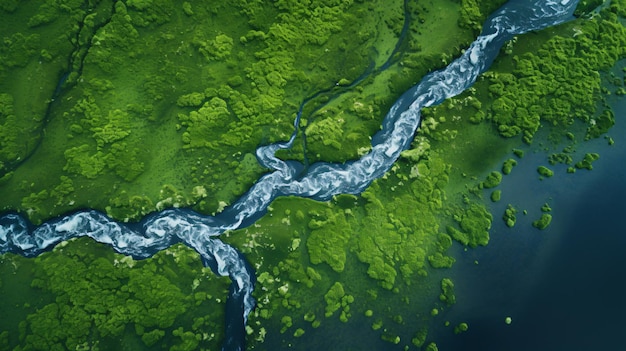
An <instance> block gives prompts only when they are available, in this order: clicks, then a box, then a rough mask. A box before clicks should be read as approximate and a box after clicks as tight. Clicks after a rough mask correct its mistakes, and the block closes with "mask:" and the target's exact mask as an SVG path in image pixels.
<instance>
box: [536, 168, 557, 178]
mask: <svg viewBox="0 0 626 351" xmlns="http://www.w3.org/2000/svg"><path fill="white" fill-rule="evenodd" d="M537 173H539V175H541V176H542V177H546V178H550V177H552V176H553V175H554V172H553V171H552V170H551V169H549V168H548V167H545V166H539V167H538V168H537Z"/></svg>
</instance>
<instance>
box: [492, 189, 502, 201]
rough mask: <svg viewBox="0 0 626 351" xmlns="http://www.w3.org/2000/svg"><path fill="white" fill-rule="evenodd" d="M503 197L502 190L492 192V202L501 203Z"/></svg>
mask: <svg viewBox="0 0 626 351" xmlns="http://www.w3.org/2000/svg"><path fill="white" fill-rule="evenodd" d="M501 197H502V191H501V190H494V191H492V192H491V197H490V198H491V201H492V202H498V201H500V198H501Z"/></svg>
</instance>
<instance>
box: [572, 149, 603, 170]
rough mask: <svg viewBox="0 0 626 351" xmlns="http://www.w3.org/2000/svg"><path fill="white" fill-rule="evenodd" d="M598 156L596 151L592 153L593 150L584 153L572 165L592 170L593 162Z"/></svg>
mask: <svg viewBox="0 0 626 351" xmlns="http://www.w3.org/2000/svg"><path fill="white" fill-rule="evenodd" d="M599 158H600V155H599V154H597V153H594V152H591V153H586V154H585V156H584V157H583V159H582V160H580V161H578V162H576V164H575V165H574V166H575V167H576V169H586V170H592V169H593V162H594V161H596V160H598V159H599Z"/></svg>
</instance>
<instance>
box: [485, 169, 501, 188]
mask: <svg viewBox="0 0 626 351" xmlns="http://www.w3.org/2000/svg"><path fill="white" fill-rule="evenodd" d="M505 174H506V173H505ZM500 182H502V173H500V172H497V171H493V172H491V173H489V175H488V176H487V178H486V179H485V180H484V181H483V182H482V183H481V184H482V186H483V188H485V189H490V188H495V187H496V186H498V185H500Z"/></svg>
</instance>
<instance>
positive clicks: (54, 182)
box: [0, 0, 626, 350]
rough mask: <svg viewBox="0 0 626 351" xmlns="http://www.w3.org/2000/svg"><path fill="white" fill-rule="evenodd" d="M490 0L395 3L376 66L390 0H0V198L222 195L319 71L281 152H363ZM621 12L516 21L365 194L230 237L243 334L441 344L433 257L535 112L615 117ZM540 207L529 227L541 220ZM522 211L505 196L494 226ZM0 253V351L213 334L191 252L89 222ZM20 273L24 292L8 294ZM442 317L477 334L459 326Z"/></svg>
mask: <svg viewBox="0 0 626 351" xmlns="http://www.w3.org/2000/svg"><path fill="white" fill-rule="evenodd" d="M502 2H503V1H494V2H478V1H474V0H462V1H455V0H441V1H437V2H436V3H437V4H436V6H435V5H434V4H424V3H419V4H417V3H413V2H410V3H409V4H408V15H409V16H410V17H411V23H410V27H409V30H408V33H407V36H406V38H405V39H404V40H403V41H402V42H401V43H400V44H401V45H400V48H401V52H399V53H396V54H395V55H394V56H393V57H392V58H393V60H392V65H391V66H390V67H389V68H387V69H386V70H384V71H379V70H377V69H378V68H380V67H381V66H382V64H383V63H384V61H385V60H386V58H387V57H388V56H389V55H391V53H392V50H393V48H394V46H395V45H396V43H397V42H398V40H399V35H400V33H401V30H402V24H403V19H404V12H403V4H402V2H401V1H393V2H391V3H390V2H382V1H374V2H362V1H355V2H337V1H315V2H313V4H306V3H299V2H297V1H275V2H272V4H271V5H270V4H264V3H261V2H254V1H246V0H237V1H234V2H230V3H224V2H211V3H207V2H202V1H186V2H183V3H182V4H181V3H178V2H175V1H168V0H146V1H134V0H128V1H121V0H120V1H111V0H100V1H97V0H93V1H88V2H86V3H82V2H72V1H69V2H58V1H46V2H42V3H41V4H35V3H30V2H23V1H22V2H20V1H2V2H0V15H1V16H2V18H7V19H8V20H7V21H2V22H1V23H0V28H2V31H0V33H2V34H1V35H2V36H3V41H2V43H1V44H0V58H1V60H0V126H1V128H0V191H1V192H2V199H0V208H2V209H3V210H15V211H19V212H21V213H23V214H25V215H26V216H28V218H29V219H30V220H31V221H33V222H34V223H40V222H42V221H44V220H46V219H48V218H50V217H52V216H55V215H58V214H61V213H64V212H67V211H71V210H75V209H79V208H83V207H92V208H96V209H100V210H102V211H104V212H106V213H107V214H108V215H109V216H111V217H113V218H116V219H118V220H122V221H134V220H138V219H139V218H141V217H142V216H144V215H145V214H147V213H150V212H153V211H156V210H161V209H164V208H168V207H192V208H194V209H195V210H198V211H199V212H202V213H215V212H219V211H221V210H222V209H223V208H224V207H225V206H227V205H228V204H229V203H231V202H232V201H233V200H234V199H236V197H237V196H239V195H241V194H242V193H243V192H245V191H246V189H248V187H249V186H250V185H251V184H252V183H253V182H254V181H255V180H256V179H257V178H258V177H259V176H260V175H261V174H262V173H263V172H264V171H265V170H264V169H262V168H261V167H260V166H259V165H258V163H257V161H256V159H255V156H254V150H255V148H256V147H257V146H258V145H261V144H267V143H270V142H274V141H278V140H286V139H287V138H288V137H289V135H290V134H291V132H292V128H293V125H292V123H293V118H294V117H295V113H296V111H297V109H298V106H299V105H300V103H301V102H302V101H303V100H304V99H305V98H307V97H309V96H311V95H312V94H314V93H315V92H317V91H320V90H323V89H329V90H328V91H326V92H325V93H322V94H320V95H319V96H317V97H315V98H314V99H312V100H310V101H309V102H308V103H307V104H306V105H305V106H304V110H303V115H302V117H303V119H302V124H301V126H300V130H299V134H298V138H297V143H296V146H295V147H294V149H293V150H288V151H281V152H280V153H279V155H280V156H281V157H283V158H286V159H296V160H300V161H305V160H308V161H309V162H313V161H318V160H322V161H337V162H343V161H346V160H350V159H355V158H357V157H359V155H361V154H363V153H364V152H367V151H368V150H369V147H370V139H369V137H370V136H371V135H373V134H374V133H375V132H376V131H377V130H378V129H379V126H380V122H381V120H382V118H383V116H384V114H385V112H386V111H387V109H388V107H389V106H390V105H391V104H392V103H393V101H395V100H396V99H397V97H398V96H399V95H400V94H401V93H402V92H404V91H405V90H406V89H407V88H408V87H409V86H411V85H413V84H414V83H416V82H417V81H419V78H420V77H421V76H423V75H424V74H426V73H427V72H429V71H431V70H434V69H436V68H439V67H443V66H445V65H446V64H447V63H449V62H450V61H451V60H452V59H453V58H454V57H455V56H457V55H459V54H460V53H461V51H462V49H463V48H464V47H466V46H467V44H469V43H470V42H471V40H472V39H473V37H474V36H475V35H476V34H477V33H478V31H479V30H480V25H481V23H482V22H483V21H484V19H485V17H486V16H487V15H488V14H489V13H490V12H491V11H493V10H494V9H495V8H496V7H497V6H498V5H499V4H501V3H502ZM581 11H582V12H581V13H586V12H588V11H589V10H581ZM624 11H626V10H625V9H624V4H623V2H617V1H614V2H613V4H612V5H610V6H609V7H607V8H606V9H604V10H602V11H601V13H600V14H598V15H595V16H592V17H591V18H588V19H579V20H576V21H573V22H571V23H568V24H565V25H562V26H560V27H558V28H556V29H554V30H550V31H542V32H539V33H536V34H533V36H532V38H529V37H527V36H520V37H518V38H516V39H515V40H514V41H512V42H511V43H510V44H509V45H507V46H506V48H505V49H504V50H503V54H504V56H502V57H501V58H500V59H499V60H498V61H497V62H496V64H495V65H494V67H493V69H492V70H491V71H489V72H487V73H485V74H483V75H482V77H481V78H480V80H479V82H477V83H476V84H475V86H474V87H472V88H470V89H469V90H468V91H467V92H465V93H463V94H462V95H460V96H459V97H457V98H454V99H450V100H448V101H446V102H444V103H443V104H442V105H441V106H438V107H434V108H429V109H426V110H424V115H423V117H424V118H423V123H422V125H421V127H420V130H419V132H418V134H417V136H416V137H415V139H414V141H413V143H412V144H411V147H410V149H409V150H406V151H404V152H403V153H402V156H401V158H400V160H399V161H398V162H397V164H396V165H394V167H393V168H392V170H391V171H390V172H389V173H388V174H386V175H385V176H384V177H383V178H382V179H379V180H377V181H375V182H374V183H373V184H372V185H371V186H370V187H369V188H368V189H367V190H366V191H364V192H363V193H362V194H360V195H359V196H353V195H339V196H336V197H335V198H334V199H332V200H331V201H328V202H316V201H313V200H310V199H299V198H280V199H277V200H276V201H274V203H273V204H272V206H271V208H270V209H269V211H268V213H267V214H266V215H265V216H264V217H263V218H261V219H260V220H259V221H258V222H257V223H256V224H255V225H253V226H251V227H249V228H245V229H241V230H237V231H234V232H230V233H227V234H226V235H225V236H224V240H225V241H227V242H228V243H230V244H232V245H234V246H236V247H237V248H238V249H240V251H242V252H243V253H244V254H245V255H246V257H247V259H248V260H249V261H250V262H251V263H252V265H253V266H254V267H255V269H256V272H257V277H258V280H257V286H256V289H255V297H256V299H257V302H258V305H257V308H256V309H255V310H254V311H253V313H252V314H251V315H250V320H249V323H248V328H247V333H248V339H247V343H248V345H249V346H250V348H253V349H257V350H264V349H268V350H269V349H272V350H273V349H279V348H281V347H286V346H287V345H298V344H299V343H304V342H306V343H308V344H314V343H320V344H321V345H323V342H324V341H323V340H316V339H319V338H318V337H317V336H318V335H320V334H321V333H323V331H324V329H325V328H328V329H332V328H341V327H342V325H344V323H355V325H357V324H358V325H366V326H371V328H372V332H371V333H373V335H374V339H376V340H375V342H379V341H380V342H383V343H384V346H383V347H384V348H393V347H396V348H398V349H401V348H418V349H419V348H422V349H425V350H437V349H438V348H437V345H436V344H435V343H434V342H433V340H431V339H429V334H428V325H429V323H430V321H431V320H432V319H437V318H441V317H438V316H439V315H440V314H445V311H446V310H448V309H450V308H453V305H454V304H455V303H456V296H455V294H454V282H453V281H452V280H451V279H449V278H443V279H441V274H442V272H441V271H438V270H441V269H445V268H449V267H451V266H453V265H454V264H455V262H456V260H455V258H454V257H452V256H451V253H450V251H449V249H450V248H451V247H453V246H454V245H461V246H464V247H471V248H473V247H477V246H483V245H487V244H488V242H489V239H490V236H489V231H490V228H491V225H492V221H493V218H494V215H493V214H492V213H490V211H489V207H488V206H489V204H487V203H486V201H485V199H484V198H483V196H485V194H487V195H486V197H487V198H489V197H490V198H491V200H492V201H494V202H496V201H500V199H501V196H506V193H505V194H502V192H503V191H502V190H501V189H500V187H501V186H502V183H505V182H506V180H507V175H509V174H510V173H511V172H512V171H513V169H514V168H515V167H520V168H521V166H517V165H518V163H519V164H521V163H522V161H524V160H523V159H522V157H523V155H524V151H523V150H522V148H524V149H526V148H528V146H527V145H521V144H522V143H525V144H531V143H533V141H534V140H535V139H536V135H537V132H538V131H539V130H540V129H541V127H542V126H545V127H546V128H549V129H552V130H553V132H552V134H551V138H555V139H559V138H561V139H562V138H563V137H564V138H565V139H566V140H568V141H569V142H571V143H572V145H574V144H575V142H576V141H583V140H585V139H591V138H598V137H600V136H603V135H604V134H605V133H606V132H607V130H609V128H611V126H612V125H613V124H614V121H615V116H614V114H613V113H612V112H610V111H608V110H607V109H605V108H604V107H603V106H602V105H601V104H598V100H602V97H603V96H604V94H606V91H605V89H603V87H602V85H601V83H602V77H603V74H602V73H601V72H602V71H603V70H607V69H608V68H610V67H612V66H613V65H614V64H615V62H616V61H617V60H618V59H620V58H624V57H625V56H626V51H624V50H626V49H625V48H626V30H625V29H624V27H623V26H622V25H621V24H620V19H619V18H618V16H624V15H625V14H624ZM313 29H314V30H313ZM68 58H69V60H68ZM370 66H371V67H370ZM368 67H370V68H368ZM363 73H368V75H366V76H365V78H364V80H363V81H362V82H360V83H359V84H358V85H357V86H355V87H353V86H351V84H352V82H353V81H355V80H356V79H357V78H358V77H359V76H361V74H363ZM60 77H62V78H61V79H60V80H59V78H60ZM34 80H36V81H37V83H34ZM620 84H622V85H623V81H622V83H620ZM25 116H28V118H26V117H25ZM43 130H45V134H44V133H43ZM559 140H560V139H559ZM611 140H612V139H611ZM507 150H513V151H512V153H510V152H509V151H507ZM598 158H599V155H598V154H597V153H587V154H585V155H578V154H577V153H576V150H575V149H574V147H573V146H572V147H569V146H568V147H567V148H565V149H563V150H562V151H559V152H556V153H553V154H551V155H550V156H548V157H547V159H546V162H548V163H549V164H550V165H551V168H552V169H554V171H552V170H551V169H548V168H547V167H545V166H542V168H540V169H538V172H539V173H540V174H541V175H542V176H544V177H550V176H553V175H554V177H560V176H567V175H561V174H559V170H560V168H558V165H559V164H564V165H567V166H569V168H568V172H570V173H573V172H574V171H576V169H589V170H591V169H592V163H593V162H594V161H596V160H597V159H598ZM503 160H504V161H503ZM574 160H578V161H577V162H576V163H575V161H574ZM517 171H518V170H516V172H517ZM533 172H534V169H533ZM535 177H536V174H535ZM487 201H488V199H487ZM505 201H508V200H506V199H505ZM549 212H551V209H550V207H549V206H548V205H547V204H546V205H545V206H544V208H542V214H541V217H540V218H539V219H537V220H536V221H534V222H533V223H532V225H533V226H535V227H537V228H539V229H544V228H546V227H547V226H548V225H549V224H550V222H551V219H552V214H551V213H549ZM500 213H501V212H500ZM516 214H517V209H516V208H515V207H514V206H513V205H511V204H509V205H508V206H507V208H506V210H505V212H504V215H503V217H502V218H503V220H504V222H505V224H506V225H507V226H509V227H513V226H514V225H515V223H516ZM498 216H500V215H499V214H498V215H496V217H498ZM518 227H519V225H518ZM514 229H517V228H514ZM1 259H2V260H3V263H2V266H1V268H2V270H0V272H1V273H2V274H1V275H0V278H1V279H0V290H2V291H3V292H7V294H6V296H7V300H6V301H7V302H6V305H7V306H8V307H6V310H7V311H12V312H14V314H13V315H14V316H15V317H14V318H12V319H5V320H3V321H1V322H0V323H1V324H0V325H2V328H0V329H1V330H2V331H1V332H0V348H4V345H9V347H10V348H15V347H17V349H23V350H27V349H53V348H63V347H64V348H69V349H87V348H95V347H99V348H100V349H119V346H120V343H125V344H127V345H134V346H135V348H150V347H157V345H162V347H163V348H169V349H171V350H191V349H215V348H217V347H219V346H218V345H219V343H220V342H221V337H222V334H223V319H224V316H223V311H224V306H223V305H224V304H223V302H224V298H225V296H226V289H227V282H228V281H227V280H226V281H225V280H224V279H222V278H216V277H215V276H213V275H212V273H211V272H209V271H208V270H207V269H206V268H202V266H201V262H200V260H199V259H198V257H197V255H195V254H194V253H193V252H191V250H189V249H186V248H183V247H180V246H175V247H172V248H170V249H168V250H166V251H164V252H161V253H159V254H157V255H155V256H154V257H153V258H151V259H148V260H145V261H133V260H132V259H130V258H128V257H123V256H120V255H115V254H113V253H112V252H111V250H109V249H106V248H103V247H101V246H100V245H97V244H94V243H92V242H90V241H89V240H86V239H80V240H75V241H71V242H69V243H66V244H64V246H59V247H57V248H56V249H55V250H53V251H51V252H49V253H46V254H44V255H42V256H40V257H38V258H36V259H23V258H19V257H14V256H13V255H5V256H3V257H1ZM14 267H15V268H14ZM14 272H16V274H17V275H16V276H15V277H18V278H19V279H21V283H20V284H21V285H20V284H18V283H17V282H18V280H19V279H16V278H12V277H11V275H12V274H13V273H14ZM30 272H32V273H30ZM69 272H72V274H70V273H69ZM433 273H435V274H433ZM435 277H438V278H435ZM25 281H29V283H28V284H26V286H22V285H24V282H25ZM30 281H32V283H30ZM18 286H19V289H20V291H21V292H23V294H21V296H20V295H19V294H15V293H9V292H10V291H12V290H11V289H18V288H16V287H18ZM86 291H87V292H86ZM3 296H5V294H3ZM35 296H37V297H35ZM27 298H31V299H32V300H27ZM3 308H5V307H3ZM3 311H4V309H3ZM3 315H9V314H4V313H3ZM509 322H510V319H509ZM368 328H369V327H368ZM454 330H455V331H458V332H463V331H467V332H469V333H471V330H468V324H466V323H460V324H458V325H456V326H455V327H454ZM309 338H310V339H309ZM430 338H432V336H431V337H430ZM366 340H367V341H366ZM371 341H372V338H371V337H367V338H365V337H364V340H363V341H362V342H364V343H368V346H371V345H372V344H370V343H369V342H371ZM395 345H398V346H395ZM348 346H350V347H352V346H351V345H348ZM348 346H347V347H346V348H349V347H348Z"/></svg>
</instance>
